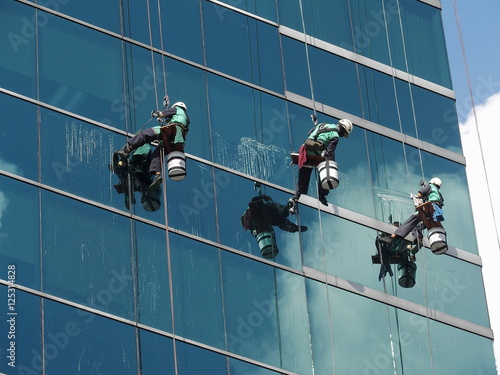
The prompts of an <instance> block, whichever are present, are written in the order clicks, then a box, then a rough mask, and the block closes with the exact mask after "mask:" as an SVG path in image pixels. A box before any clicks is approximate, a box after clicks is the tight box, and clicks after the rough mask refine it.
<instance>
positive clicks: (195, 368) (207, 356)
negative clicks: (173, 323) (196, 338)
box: [176, 341, 227, 375]
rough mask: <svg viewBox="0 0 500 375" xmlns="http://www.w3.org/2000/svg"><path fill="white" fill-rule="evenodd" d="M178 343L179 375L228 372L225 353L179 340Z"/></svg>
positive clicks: (221, 373) (222, 373) (221, 374)
mask: <svg viewBox="0 0 500 375" xmlns="http://www.w3.org/2000/svg"><path fill="white" fill-rule="evenodd" d="M176 345H177V364H178V374H179V375H207V374H220V375H224V374H227V365H226V357H224V356H223V355H220V354H217V353H214V352H211V351H209V350H205V349H202V348H199V347H197V346H194V345H189V344H186V343H183V342H181V341H177V342H176ZM193 358H196V361H193Z"/></svg>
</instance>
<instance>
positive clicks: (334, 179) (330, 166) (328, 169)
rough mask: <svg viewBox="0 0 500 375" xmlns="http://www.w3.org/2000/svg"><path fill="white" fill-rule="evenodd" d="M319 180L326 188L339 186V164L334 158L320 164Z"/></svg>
mask: <svg viewBox="0 0 500 375" xmlns="http://www.w3.org/2000/svg"><path fill="white" fill-rule="evenodd" d="M318 172H319V180H320V181H321V186H323V188H324V189H326V190H330V189H335V188H336V187H337V186H339V171H338V165H337V163H335V162H334V161H333V160H325V161H322V162H321V163H319V164H318Z"/></svg>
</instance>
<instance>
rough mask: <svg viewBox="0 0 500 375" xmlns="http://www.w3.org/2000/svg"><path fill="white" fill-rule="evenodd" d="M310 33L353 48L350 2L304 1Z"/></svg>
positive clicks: (305, 18) (306, 21) (344, 46)
mask: <svg viewBox="0 0 500 375" xmlns="http://www.w3.org/2000/svg"><path fill="white" fill-rule="evenodd" d="M301 1H302V0H301ZM302 6H303V12H304V21H305V24H306V32H307V34H308V35H311V36H313V37H316V38H319V39H321V40H325V41H327V42H329V43H332V44H335V45H337V46H341V47H343V48H346V49H349V50H352V49H353V45H352V26H351V21H350V17H347V16H346V15H348V14H349V2H345V1H343V2H339V1H334V2H333V1H323V0H309V1H302Z"/></svg>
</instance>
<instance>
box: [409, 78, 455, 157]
mask: <svg viewBox="0 0 500 375" xmlns="http://www.w3.org/2000/svg"><path fill="white" fill-rule="evenodd" d="M412 90H413V91H412V94H413V101H414V106H415V116H416V119H417V126H418V138H420V139H421V140H423V141H425V142H429V143H431V144H433V145H436V146H439V147H443V148H446V149H448V150H450V151H453V152H456V153H458V154H462V142H461V140H460V130H459V128H458V118H457V112H456V107H455V101H454V100H453V99H450V98H447V97H444V96H442V95H439V94H436V93H434V92H432V91H428V90H426V89H423V88H421V87H418V86H413V87H412Z"/></svg>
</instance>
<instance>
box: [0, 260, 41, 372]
mask: <svg viewBox="0 0 500 375" xmlns="http://www.w3.org/2000/svg"><path fill="white" fill-rule="evenodd" d="M2 263H3V262H2ZM15 271H16V275H15V276H16V280H15V282H16V283H18V282H19V283H21V282H22V279H21V276H22V275H23V274H24V273H26V272H31V270H30V269H29V268H25V266H24V265H22V264H19V263H16V270H15ZM4 275H5V276H4ZM2 279H7V265H5V266H4V265H3V264H2ZM18 279H19V280H18ZM7 280H8V279H7ZM0 293H1V295H2V296H5V297H4V301H3V303H2V304H0V314H1V315H2V320H3V322H2V325H3V331H4V333H3V335H2V336H3V337H2V341H1V342H2V352H3V353H2V360H1V361H0V371H1V372H2V373H3V374H12V373H18V374H39V373H40V374H41V371H42V361H41V358H42V357H41V353H42V328H41V322H40V303H41V301H40V298H39V297H37V296H34V295H32V294H29V293H25V292H22V291H21V290H19V289H15V291H14V292H12V290H9V288H8V287H7V286H5V285H0ZM12 294H14V296H12ZM10 298H14V299H15V303H14V304H10V305H9V302H11V301H9V299H10ZM10 306H13V307H14V310H12V309H9V308H8V307H10ZM8 314H12V315H8ZM14 314H15V315H14ZM12 349H14V352H12ZM14 369H15V370H14Z"/></svg>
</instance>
